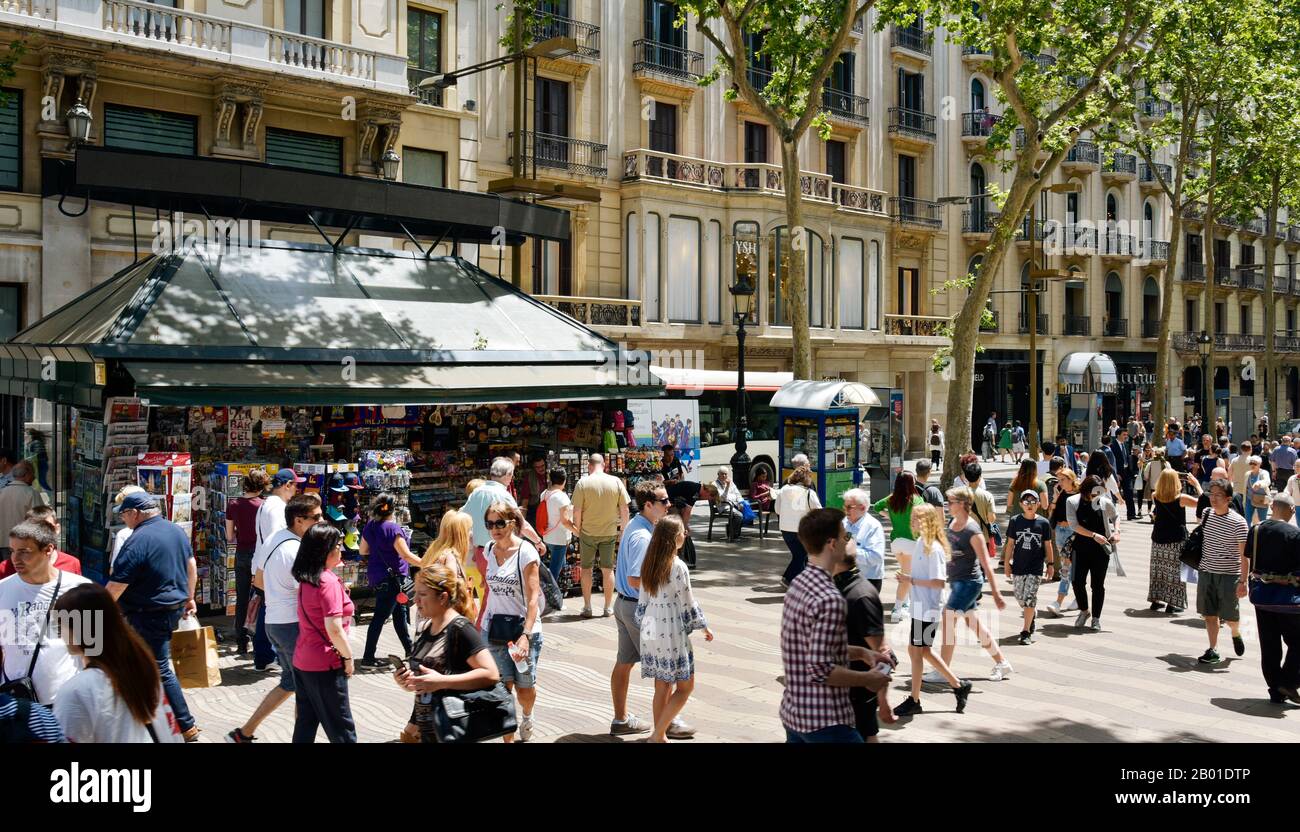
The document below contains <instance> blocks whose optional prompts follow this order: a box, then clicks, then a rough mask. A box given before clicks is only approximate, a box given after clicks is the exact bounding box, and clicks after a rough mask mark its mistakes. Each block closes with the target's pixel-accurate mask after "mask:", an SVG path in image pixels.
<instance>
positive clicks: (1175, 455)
mask: <svg viewBox="0 0 1300 832" xmlns="http://www.w3.org/2000/svg"><path fill="white" fill-rule="evenodd" d="M1178 431H1179V429H1178V423H1177V422H1174V423H1173V424H1171V425H1170V426H1169V427H1168V428H1166V429H1165V459H1167V460H1169V464H1170V465H1171V466H1172V467H1173V469H1174V470H1175V471H1181V472H1186V471H1187V468H1186V466H1185V465H1184V464H1183V454H1185V453H1187V445H1186V444H1185V443H1184V442H1183V440H1182V439H1180V438H1179V437H1178Z"/></svg>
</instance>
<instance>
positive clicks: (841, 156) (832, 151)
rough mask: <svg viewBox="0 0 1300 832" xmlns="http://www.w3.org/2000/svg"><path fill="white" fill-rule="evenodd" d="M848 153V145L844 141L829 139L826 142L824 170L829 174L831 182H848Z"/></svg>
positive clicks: (845, 183)
mask: <svg viewBox="0 0 1300 832" xmlns="http://www.w3.org/2000/svg"><path fill="white" fill-rule="evenodd" d="M848 155H849V146H848V145H847V144H845V143H844V142H837V141H829V142H827V143H826V172H827V173H829V174H830V176H831V181H832V182H838V183H839V184H841V185H847V184H848V181H849V164H848Z"/></svg>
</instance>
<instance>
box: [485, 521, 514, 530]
mask: <svg viewBox="0 0 1300 832" xmlns="http://www.w3.org/2000/svg"><path fill="white" fill-rule="evenodd" d="M513 522H515V521H513V520H488V521H486V522H485V525H486V526H487V527H488V528H489V529H508V528H510V524H511V523H513Z"/></svg>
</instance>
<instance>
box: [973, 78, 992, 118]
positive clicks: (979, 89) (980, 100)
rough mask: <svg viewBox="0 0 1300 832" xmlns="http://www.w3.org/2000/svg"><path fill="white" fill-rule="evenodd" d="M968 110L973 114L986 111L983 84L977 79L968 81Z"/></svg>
mask: <svg viewBox="0 0 1300 832" xmlns="http://www.w3.org/2000/svg"><path fill="white" fill-rule="evenodd" d="M970 109H971V112H973V113H979V112H982V111H984V110H987V109H988V100H987V99H986V98H985V96H984V82H983V81H981V80H980V79H978V78H972V79H970Z"/></svg>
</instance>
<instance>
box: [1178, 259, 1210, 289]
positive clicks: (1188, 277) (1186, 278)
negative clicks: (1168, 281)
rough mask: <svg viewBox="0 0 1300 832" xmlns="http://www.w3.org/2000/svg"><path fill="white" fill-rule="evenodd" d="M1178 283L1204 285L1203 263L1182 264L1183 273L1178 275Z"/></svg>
mask: <svg viewBox="0 0 1300 832" xmlns="http://www.w3.org/2000/svg"><path fill="white" fill-rule="evenodd" d="M1178 282H1179V283H1191V284H1198V283H1199V284H1200V285H1202V286H1204V285H1205V264H1204V263H1184V264H1183V271H1182V273H1181V274H1179V275H1178Z"/></svg>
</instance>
